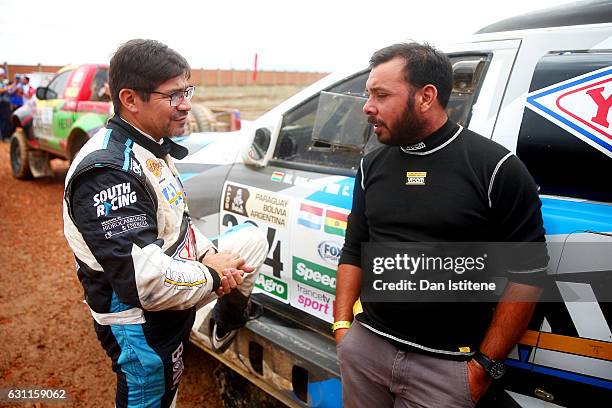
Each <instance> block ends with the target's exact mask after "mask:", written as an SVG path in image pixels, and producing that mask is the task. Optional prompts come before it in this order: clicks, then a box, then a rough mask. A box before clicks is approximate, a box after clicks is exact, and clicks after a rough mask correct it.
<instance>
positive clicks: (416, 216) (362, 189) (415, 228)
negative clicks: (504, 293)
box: [340, 121, 545, 357]
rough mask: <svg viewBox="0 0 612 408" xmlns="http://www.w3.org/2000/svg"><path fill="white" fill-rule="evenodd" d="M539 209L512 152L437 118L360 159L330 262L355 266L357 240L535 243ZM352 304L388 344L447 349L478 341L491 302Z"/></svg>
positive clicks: (540, 237)
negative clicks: (418, 134) (418, 136)
mask: <svg viewBox="0 0 612 408" xmlns="http://www.w3.org/2000/svg"><path fill="white" fill-rule="evenodd" d="M540 207H541V202H540V199H539V197H538V193H537V186H536V184H535V182H534V181H533V179H532V177H531V176H530V174H529V172H528V171H527V169H526V168H525V166H524V165H523V163H522V162H521V161H520V160H519V159H518V158H517V157H516V156H515V155H513V154H512V153H510V152H509V151H508V150H507V149H506V148H504V147H503V146H501V145H499V144H497V143H495V142H493V141H491V140H489V139H486V138H484V137H482V136H480V135H478V134H476V133H474V132H472V131H470V130H468V129H462V128H461V127H460V126H459V125H457V124H456V123H453V122H451V121H447V122H446V123H445V124H444V125H443V126H442V127H441V128H440V129H438V130H437V131H435V132H434V133H432V134H431V135H429V136H428V137H427V138H426V139H425V140H423V141H422V142H420V143H418V144H417V145H415V146H410V147H403V148H400V147H394V146H384V147H381V148H379V149H377V150H376V151H374V152H372V153H370V154H368V155H366V156H365V157H364V159H363V160H362V163H361V166H360V169H359V171H358V173H357V177H356V179H355V188H354V196H353V207H352V211H351V214H350V216H349V220H348V228H347V233H346V240H345V244H344V248H343V251H342V256H341V258H340V264H351V265H355V266H359V267H361V243H365V242H543V241H544V228H543V222H542V215H541V211H540ZM544 266H545V265H544ZM367 273H372V271H368V270H365V269H364V270H363V271H362V274H367ZM362 299H363V285H362ZM362 305H363V313H361V314H359V315H357V319H358V320H359V321H360V322H361V323H363V324H364V325H365V326H366V327H368V328H370V329H371V330H373V331H375V332H378V333H379V334H380V335H382V336H384V337H386V338H388V339H390V340H391V341H393V342H394V343H396V344H399V345H400V346H401V345H406V347H407V348H417V349H421V350H426V351H429V352H435V353H441V354H443V355H446V356H455V357H456V356H458V357H461V356H462V355H466V352H464V351H459V349H460V348H461V349H462V350H466V349H465V348H464V347H469V349H470V350H471V352H470V353H472V352H473V351H474V350H476V349H477V348H478V345H479V343H480V342H481V341H482V338H483V337H484V334H485V332H486V329H487V328H488V326H489V323H490V321H491V318H492V315H493V310H494V307H495V304H494V303H442V302H438V303H436V302H424V303H417V302H403V303H397V302H394V303H391V302H366V301H362ZM467 355H469V354H467Z"/></svg>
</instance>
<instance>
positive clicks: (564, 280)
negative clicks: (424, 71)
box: [508, 49, 612, 406]
mask: <svg viewBox="0 0 612 408" xmlns="http://www.w3.org/2000/svg"><path fill="white" fill-rule="evenodd" d="M611 92H612V53H610V51H609V50H590V51H588V52H585V51H584V50H578V51H576V50H573V49H561V50H555V51H553V52H549V53H546V54H545V55H543V56H542V57H541V58H539V60H538V61H537V65H536V66H535V69H534V72H533V77H532V79H531V84H530V88H529V93H528V94H527V96H526V109H525V110H524V113H523V117H522V120H521V126H520V130H519V134H518V143H517V155H518V156H519V158H520V159H521V160H522V161H523V162H524V163H525V165H526V166H527V168H528V170H529V171H530V173H531V174H532V176H533V177H534V179H535V181H536V183H537V184H538V185H539V187H540V193H541V200H542V214H543V218H544V227H545V229H546V234H547V241H548V245H549V253H550V254H551V258H552V260H553V262H551V265H552V266H551V271H552V272H554V273H555V274H556V275H555V278H556V279H555V282H554V283H552V284H551V285H550V286H549V287H547V290H548V291H549V293H550V292H552V294H554V295H556V296H554V297H553V296H550V294H549V295H547V294H546V292H545V295H544V298H543V302H541V303H540V304H539V305H538V309H537V313H536V316H535V318H534V321H533V322H532V325H531V327H530V330H529V331H528V332H527V333H526V335H525V336H524V337H523V339H522V340H521V342H520V344H519V346H518V349H517V350H515V352H514V353H513V355H512V356H511V357H512V358H511V359H510V360H509V361H508V363H509V364H510V365H511V366H512V367H516V368H520V369H521V371H522V374H521V375H517V376H516V378H515V379H516V382H515V385H517V386H519V387H520V388H521V389H522V392H523V393H524V394H526V395H529V396H535V397H537V398H540V399H543V400H545V401H554V403H556V404H561V405H563V406H604V405H605V404H606V401H607V402H609V401H610V399H609V397H610V390H612V332H611V330H610V327H611V326H610V321H611V319H612V310H611V308H610V305H611V304H612V303H610V301H612V296H611V295H612V294H611V293H610V288H611V281H610V277H611V275H610V274H611V271H612V258H611V257H610V254H611V253H612V188H611V187H610V186H611V184H610V181H609V175H610V174H612V138H611V133H610V129H611V126H610V123H609V121H608V120H609V118H610V116H609V108H610V105H609V103H608V102H606V100H609V98H608V99H606V98H607V97H608V95H610V93H611ZM524 370H526V371H527V372H528V373H529V375H524V373H525V371H524Z"/></svg>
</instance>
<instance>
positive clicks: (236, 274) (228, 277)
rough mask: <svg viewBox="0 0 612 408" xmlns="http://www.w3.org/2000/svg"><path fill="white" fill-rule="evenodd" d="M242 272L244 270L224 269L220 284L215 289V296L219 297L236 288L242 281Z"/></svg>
mask: <svg viewBox="0 0 612 408" xmlns="http://www.w3.org/2000/svg"><path fill="white" fill-rule="evenodd" d="M243 274H244V272H243V271H242V270H240V269H233V268H229V269H224V270H223V276H222V277H221V285H220V286H219V287H218V288H217V290H216V291H215V293H216V294H217V296H219V297H221V296H223V295H227V294H228V293H230V292H231V291H232V290H233V289H236V288H237V287H238V285H241V284H242V282H243V281H244V278H243Z"/></svg>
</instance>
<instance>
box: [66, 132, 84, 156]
mask: <svg viewBox="0 0 612 408" xmlns="http://www.w3.org/2000/svg"><path fill="white" fill-rule="evenodd" d="M88 141H89V137H88V136H87V134H86V133H85V132H82V131H79V132H78V133H77V134H76V135H74V137H73V138H72V140H71V142H70V148H69V149H68V151H69V152H70V153H69V155H68V161H69V162H70V163H72V161H73V160H74V158H75V157H76V155H77V153H78V152H79V151H80V150H81V148H82V147H83V146H85V143H87V142H88Z"/></svg>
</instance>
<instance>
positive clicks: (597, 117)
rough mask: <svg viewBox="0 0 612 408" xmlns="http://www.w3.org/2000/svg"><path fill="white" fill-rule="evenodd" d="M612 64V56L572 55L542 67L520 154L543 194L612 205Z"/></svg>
mask: <svg viewBox="0 0 612 408" xmlns="http://www.w3.org/2000/svg"><path fill="white" fill-rule="evenodd" d="M610 65H612V53H591V52H572V51H566V52H555V53H552V54H549V55H546V56H544V57H543V58H542V59H541V60H540V61H539V62H538V64H537V65H536V68H535V72H534V75H533V78H532V81H531V85H530V90H529V91H530V94H529V95H528V97H527V108H526V109H525V111H524V113H523V119H522V122H521V128H520V131H519V137H518V146H517V155H518V156H519V157H520V159H521V160H522V161H523V162H524V163H525V165H526V166H527V168H528V169H529V171H530V172H531V174H532V176H533V177H534V179H535V181H536V183H537V184H538V185H539V186H540V192H541V193H542V194H548V195H560V196H568V197H575V198H580V199H588V200H595V201H604V202H612V189H610V181H609V177H610V174H612V159H611V157H612V144H611V143H610V138H611V136H610V124H609V123H608V122H607V121H608V118H609V117H610V116H609V108H610V104H609V100H610V97H609V94H610V86H607V85H606V84H607V83H610V80H611V78H612V74H611V72H612V69H611V68H610ZM600 108H601V109H600Z"/></svg>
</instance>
